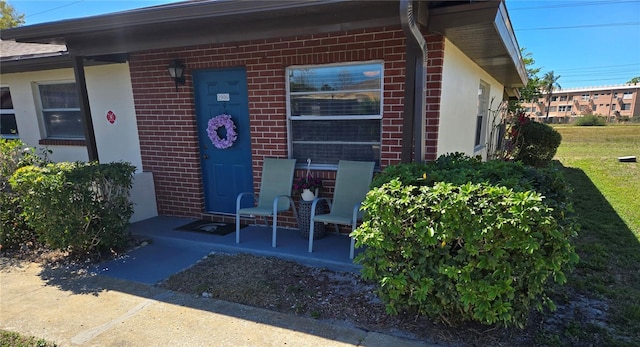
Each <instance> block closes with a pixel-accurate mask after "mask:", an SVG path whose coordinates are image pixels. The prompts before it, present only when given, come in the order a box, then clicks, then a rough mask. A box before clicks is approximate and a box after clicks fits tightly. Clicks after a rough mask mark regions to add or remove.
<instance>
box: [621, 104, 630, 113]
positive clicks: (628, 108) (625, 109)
mask: <svg viewBox="0 0 640 347" xmlns="http://www.w3.org/2000/svg"><path fill="white" fill-rule="evenodd" d="M622 110H623V111H629V110H631V104H622Z"/></svg>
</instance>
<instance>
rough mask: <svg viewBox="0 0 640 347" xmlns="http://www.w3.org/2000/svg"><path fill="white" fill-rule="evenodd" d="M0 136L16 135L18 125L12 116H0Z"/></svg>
mask: <svg viewBox="0 0 640 347" xmlns="http://www.w3.org/2000/svg"><path fill="white" fill-rule="evenodd" d="M0 135H13V136H17V135H18V124H16V116H15V115H13V114H0Z"/></svg>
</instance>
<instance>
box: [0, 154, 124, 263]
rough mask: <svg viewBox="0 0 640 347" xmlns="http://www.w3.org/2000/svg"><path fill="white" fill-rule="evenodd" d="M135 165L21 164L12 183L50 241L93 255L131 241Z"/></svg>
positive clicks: (38, 229)
mask: <svg viewBox="0 0 640 347" xmlns="http://www.w3.org/2000/svg"><path fill="white" fill-rule="evenodd" d="M134 171H135V167H133V166H132V165H130V164H127V163H110V164H98V163H57V164H49V165H47V166H46V167H44V168H40V167H36V166H26V167H23V168H20V169H18V170H17V171H16V172H15V174H14V175H13V176H12V177H11V179H10V183H11V186H12V187H13V189H14V190H15V191H16V192H18V193H19V194H20V198H21V202H22V206H23V208H24V216H25V218H26V220H27V222H28V224H29V226H31V227H32V228H33V229H34V230H35V231H36V232H37V234H38V236H39V237H40V238H41V239H42V240H43V241H44V242H45V243H46V244H47V246H49V247H51V248H54V249H63V250H68V251H70V252H71V253H73V254H75V255H78V256H83V257H86V256H89V257H90V256H95V255H100V254H101V253H103V252H106V251H109V250H114V249H119V248H122V247H123V246H125V245H126V242H127V240H128V236H129V235H128V232H127V226H128V223H129V218H130V217H131V215H132V214H133V207H132V204H131V202H130V201H129V199H128V197H129V189H130V188H131V184H132V179H133V173H134Z"/></svg>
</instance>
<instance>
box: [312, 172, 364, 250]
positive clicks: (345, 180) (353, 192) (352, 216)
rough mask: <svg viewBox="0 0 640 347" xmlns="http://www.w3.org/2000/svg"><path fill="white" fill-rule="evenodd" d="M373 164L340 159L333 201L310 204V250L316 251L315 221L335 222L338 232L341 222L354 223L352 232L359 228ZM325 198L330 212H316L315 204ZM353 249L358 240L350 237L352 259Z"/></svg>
mask: <svg viewBox="0 0 640 347" xmlns="http://www.w3.org/2000/svg"><path fill="white" fill-rule="evenodd" d="M374 165H375V164H374V163H373V162H364V161H348V160H341V161H340V162H339V163H338V173H337V175H336V185H335V188H334V192H333V201H330V200H329V199H326V198H316V199H314V200H313V204H312V205H311V220H310V225H311V227H310V230H309V252H313V233H314V229H315V222H322V223H332V224H335V227H336V231H338V232H339V229H338V224H341V225H351V231H353V230H355V229H356V225H357V223H358V221H359V220H362V214H363V213H362V211H360V204H361V203H362V201H363V200H364V198H365V196H366V195H367V192H368V191H369V185H370V184H371V179H372V178H373V167H374ZM322 200H325V201H326V202H327V204H328V205H329V213H327V214H316V205H317V204H318V202H320V201H322ZM354 248H355V240H354V239H353V238H351V249H350V251H349V258H350V259H353V253H354Z"/></svg>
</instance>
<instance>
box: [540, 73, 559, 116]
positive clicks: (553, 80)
mask: <svg viewBox="0 0 640 347" xmlns="http://www.w3.org/2000/svg"><path fill="white" fill-rule="evenodd" d="M558 79H560V75H558V76H556V75H555V74H554V73H553V71H549V72H547V73H545V74H544V76H543V77H542V84H541V86H542V91H543V92H544V93H545V94H546V96H547V115H546V116H545V117H544V121H545V123H547V122H548V121H549V108H550V107H551V96H552V95H553V90H554V89H557V90H560V89H562V87H560V85H559V84H558Z"/></svg>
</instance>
